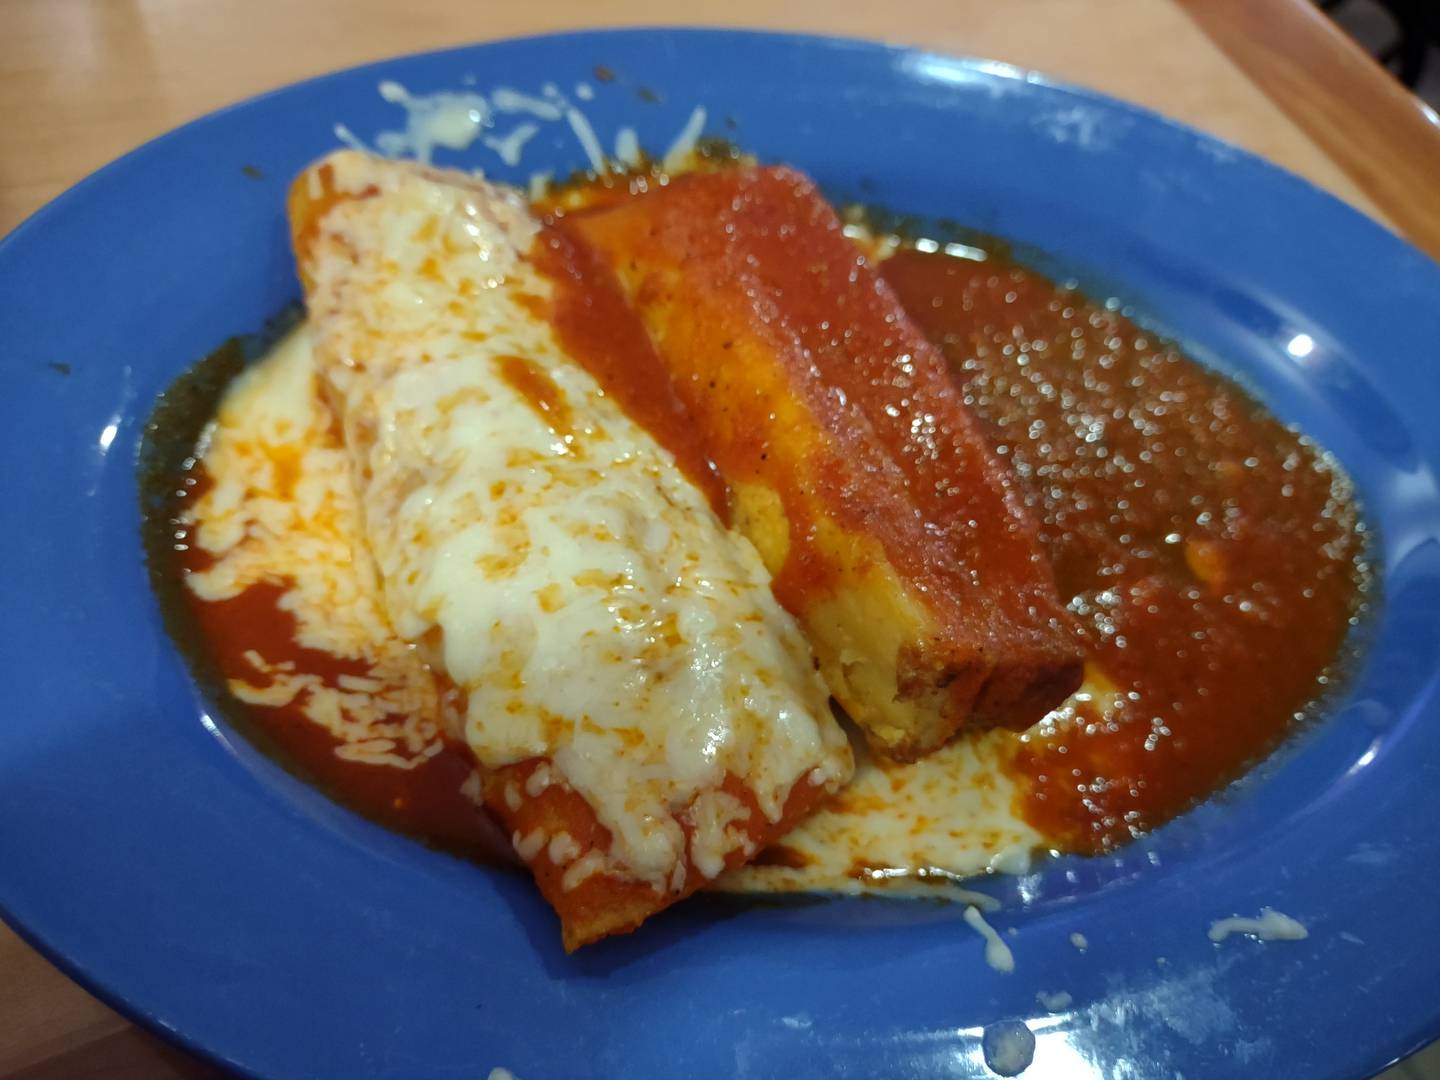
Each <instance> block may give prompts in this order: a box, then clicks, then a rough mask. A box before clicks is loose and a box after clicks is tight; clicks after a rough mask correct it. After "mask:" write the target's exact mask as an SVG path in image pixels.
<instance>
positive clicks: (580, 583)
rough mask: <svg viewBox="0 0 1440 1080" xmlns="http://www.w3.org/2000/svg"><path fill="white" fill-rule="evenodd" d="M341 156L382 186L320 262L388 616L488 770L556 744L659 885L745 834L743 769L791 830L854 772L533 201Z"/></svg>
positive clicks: (746, 549)
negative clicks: (612, 385) (594, 348)
mask: <svg viewBox="0 0 1440 1080" xmlns="http://www.w3.org/2000/svg"><path fill="white" fill-rule="evenodd" d="M329 163H330V165H331V167H332V168H333V170H334V176H333V183H334V186H335V188H336V190H337V191H339V192H342V193H344V192H349V193H354V194H357V195H359V194H360V193H374V192H377V191H378V192H379V194H378V195H377V196H375V197H361V198H355V199H349V200H342V201H341V202H339V203H338V204H337V205H335V206H334V207H333V208H332V209H331V210H329V212H328V213H327V214H326V215H325V217H324V219H323V221H322V222H321V236H320V238H319V239H318V240H317V241H316V243H315V244H314V246H313V249H312V250H311V252H310V253H309V255H308V257H307V258H306V259H304V260H303V268H304V270H305V272H306V274H307V275H308V277H309V279H310V289H309V292H308V299H309V306H310V309H311V313H312V326H313V328H314V332H315V334H316V341H317V351H318V353H319V357H320V369H321V371H322V374H323V376H324V378H325V379H326V381H327V383H328V387H327V389H328V392H329V394H330V395H331V397H332V399H333V400H335V401H336V402H338V411H339V413H340V414H341V415H342V417H343V419H344V429H345V443H346V445H347V447H348V449H349V451H350V453H351V455H352V459H353V461H354V465H355V468H356V470H357V476H358V478H359V483H358V487H359V489H360V491H361V503H362V512H363V518H364V521H365V526H366V528H365V535H366V538H367V540H368V542H369V546H370V548H371V551H372V552H373V554H374V557H375V560H376V563H377V566H378V568H379V576H380V579H381V581H382V583H383V598H384V609H385V612H386V614H387V615H388V618H389V621H390V623H391V624H392V625H393V627H394V629H395V630H396V631H397V632H398V634H399V635H400V637H401V638H403V639H405V640H407V641H410V642H415V643H419V644H421V645H423V646H424V647H425V648H426V649H427V650H429V651H430V653H431V654H432V655H433V656H434V658H435V659H436V660H438V661H439V665H438V666H440V667H442V668H443V670H444V671H445V672H446V674H447V675H448V676H449V678H450V680H452V681H453V683H454V684H455V685H456V687H457V688H458V689H459V690H460V691H461V694H462V696H463V699H464V701H465V715H464V722H463V731H464V737H465V739H466V741H467V742H468V743H469V745H470V747H471V748H472V750H473V751H474V753H475V755H476V757H477V758H478V759H479V761H480V763H481V764H482V765H483V766H485V767H487V768H492V769H493V768H499V767H501V766H505V765H511V764H517V763H519V762H522V761H526V760H529V759H532V758H536V757H544V758H548V759H550V760H551V761H552V762H553V764H554V766H555V770H556V771H557V772H558V774H559V775H560V777H562V778H563V781H564V782H566V783H568V784H569V785H570V786H571V787H573V788H574V789H575V790H577V791H578V792H579V793H580V794H581V795H582V796H583V797H584V798H585V800H586V801H587V802H588V803H589V804H590V806H591V807H592V809H593V810H594V811H595V813H596V816H597V818H598V819H599V821H600V823H601V824H602V825H604V826H605V827H606V828H607V829H608V830H609V831H610V833H611V835H612V848H611V852H610V855H611V857H612V859H613V861H614V863H615V864H616V866H617V867H618V868H619V869H620V870H622V871H623V872H625V873H627V874H628V875H630V876H633V877H635V878H638V879H641V880H646V881H649V882H651V883H652V884H653V885H654V886H655V887H656V888H657V889H659V888H664V887H665V886H666V885H667V883H668V882H669V880H670V874H671V871H672V869H673V867H674V866H675V864H676V863H677V862H679V861H682V860H683V859H684V858H685V857H686V855H687V854H688V856H689V857H690V858H691V859H692V860H693V861H694V863H695V865H696V867H697V868H698V869H699V870H700V872H701V873H702V874H705V875H706V876H712V875H713V874H715V873H718V871H719V869H720V868H721V867H722V866H723V862H724V859H725V857H726V856H727V855H728V854H729V853H730V852H732V851H734V850H736V849H737V848H740V847H741V846H742V845H743V843H744V834H743V832H742V831H738V830H736V829H734V828H733V827H732V826H733V824H734V822H735V821H736V820H737V812H736V810H735V807H734V806H729V805H726V804H725V802H724V798H722V797H721V793H719V792H718V791H717V790H716V789H718V788H719V787H720V786H721V785H722V784H723V783H724V781H725V779H726V777H727V774H728V775H733V776H735V777H738V778H740V779H741V780H743V782H744V783H745V784H746V785H747V787H748V788H749V789H750V790H751V791H752V792H753V794H754V796H755V799H756V801H757V803H758V805H759V808H760V811H761V812H762V813H763V814H764V815H765V817H766V818H767V819H768V820H770V821H772V822H774V821H778V820H779V818H780V816H781V814H782V811H783V808H784V804H785V800H786V797H787V796H788V794H789V791H790V788H791V785H793V784H794V783H795V782H796V781H797V780H798V779H799V778H800V777H802V776H804V775H805V774H806V773H808V772H810V771H811V770H812V769H814V770H819V772H820V774H821V776H822V777H823V778H824V781H825V783H826V784H827V785H829V786H831V787H836V786H838V785H839V783H840V782H841V781H842V780H844V779H845V778H846V777H847V776H848V774H849V771H850V754H849V748H848V744H847V743H846V740H845V737H844V735H843V733H842V732H841V731H840V729H839V727H838V725H836V724H835V723H834V721H833V719H832V718H831V716H830V714H829V709H828V704H827V695H826V692H825V690H824V688H823V686H822V685H821V683H820V681H819V679H818V676H816V674H815V672H814V669H813V666H812V662H811V658H810V653H809V651H808V649H807V648H806V646H805V644H804V642H803V640H802V639H801V637H800V635H799V632H798V630H797V628H796V627H795V624H794V622H793V620H792V619H791V618H790V616H788V615H787V614H785V613H784V612H783V611H782V610H781V609H780V607H779V606H778V604H776V602H775V601H774V599H773V597H772V596H771V595H770V590H769V582H768V578H767V576H766V574H765V570H764V567H763V565H762V564H761V562H760V559H759V556H758V555H757V554H756V553H755V551H754V549H753V548H751V547H750V546H749V545H748V544H747V543H746V542H744V541H743V540H741V539H739V538H738V537H735V536H732V535H730V534H728V533H727V532H726V531H725V529H724V527H723V526H722V525H721V524H720V522H719V521H718V519H716V518H715V517H714V515H713V513H712V512H711V510H710V509H709V507H708V505H707V504H706V502H705V500H704V498H703V496H702V495H701V494H700V492H699V491H698V490H697V489H696V488H695V487H693V486H692V485H691V484H690V483H689V482H688V481H687V480H686V479H685V478H684V477H683V476H682V474H681V473H680V472H679V470H678V469H677V467H676V466H675V464H674V462H673V459H672V458H671V457H670V456H669V455H668V454H667V453H666V452H665V451H663V450H661V449H660V448H659V447H658V445H657V444H656V443H655V442H654V441H653V440H652V439H651V438H650V437H649V436H648V435H646V434H645V432H643V431H642V430H641V429H640V428H638V427H637V425H635V424H634V422H633V421H631V420H630V419H629V418H628V417H627V416H626V415H625V414H624V413H623V412H622V411H621V410H620V409H619V408H618V407H617V406H616V405H615V404H614V403H613V402H612V401H611V400H610V399H609V398H607V397H606V396H605V395H604V393H603V391H602V390H601V389H600V387H599V386H598V385H597V384H596V383H595V382H594V380H593V379H592V378H591V377H590V376H589V375H588V374H587V373H586V372H585V371H584V370H583V369H582V368H580V367H579V366H578V365H577V364H575V363H573V362H572V361H571V360H570V359H569V357H567V356H566V355H565V354H564V353H563V352H562V351H561V350H560V348H559V346H558V344H557V343H556V341H555V338H554V336H553V334H552V332H551V328H550V324H549V322H548V321H547V320H546V319H545V318H543V317H540V316H538V315H537V314H536V312H537V309H539V307H540V306H541V305H543V304H544V303H545V302H546V299H547V298H548V296H549V293H550V286H549V283H548V281H547V280H546V279H545V278H543V277H542V276H541V275H540V274H539V273H538V272H537V271H536V270H535V269H534V268H532V267H531V266H530V264H529V263H528V262H526V260H525V258H524V253H525V252H526V251H527V250H528V249H529V247H530V246H531V244H532V242H533V240H534V237H535V234H536V229H537V226H536V223H535V221H534V219H533V218H531V216H530V215H529V213H528V212H527V210H526V209H525V207H524V205H523V203H521V202H520V201H519V200H518V199H517V198H514V197H512V196H510V195H508V194H505V193H502V192H501V191H500V190H499V189H496V188H493V187H490V186H488V185H484V184H483V183H480V182H478V181H476V182H474V183H473V184H472V185H470V186H458V185H455V184H450V183H441V182H437V181H436V180H435V179H433V178H431V177H430V176H428V175H427V174H424V173H422V172H420V171H418V170H414V169H411V168H407V167H402V166H397V165H394V164H390V163H386V162H382V161H378V160H376V159H372V158H369V157H366V156H365V155H361V154H356V153H342V154H337V155H334V156H332V158H330V159H329ZM687 818H688V823H689V825H690V834H691V838H692V839H691V841H690V842H689V844H688V845H687V839H686V829H685V827H684V826H683V825H682V820H686V819H687ZM523 840H524V841H525V843H526V846H527V847H529V846H531V845H532V844H538V842H539V841H538V840H536V839H534V838H531V837H526V838H523ZM536 850H538V847H537V848H536Z"/></svg>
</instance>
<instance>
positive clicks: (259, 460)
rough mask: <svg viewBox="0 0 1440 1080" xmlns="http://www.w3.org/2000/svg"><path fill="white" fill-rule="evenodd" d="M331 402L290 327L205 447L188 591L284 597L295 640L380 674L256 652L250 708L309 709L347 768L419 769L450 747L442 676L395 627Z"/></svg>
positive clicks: (236, 683)
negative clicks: (384, 606)
mask: <svg viewBox="0 0 1440 1080" xmlns="http://www.w3.org/2000/svg"><path fill="white" fill-rule="evenodd" d="M331 425H332V421H331V414H330V411H329V410H328V409H327V408H326V407H325V405H324V404H323V403H322V402H321V400H320V397H319V394H318V392H317V386H316V382H315V371H314V366H313V363H312V356H311V352H310V347H309V341H308V338H307V337H306V335H305V332H304V330H303V329H301V330H296V331H294V332H292V333H291V334H290V335H289V336H288V337H287V338H285V340H284V341H282V342H281V343H280V345H279V346H277V347H276V348H275V349H274V350H273V351H272V353H271V354H270V356H269V357H268V358H267V359H266V360H264V361H263V362H262V363H259V364H256V365H254V366H253V367H251V368H250V369H248V370H247V371H246V372H245V374H243V375H242V376H241V377H240V378H239V379H237V380H236V381H235V383H234V384H233V385H232V386H231V387H230V389H229V391H228V392H227V393H226V395H225V398H224V401H223V402H222V403H221V406H220V410H219V413H218V415H217V416H216V418H215V421H214V422H213V423H212V424H211V426H210V429H209V431H208V433H207V437H206V439H205V448H204V454H203V459H202V460H203V464H204V467H205V471H206V472H207V474H208V475H209V477H210V479H211V485H210V487H209V489H208V490H207V491H206V492H205V493H204V494H203V495H201V497H200V498H198V499H196V500H195V502H194V504H193V505H192V506H190V507H189V508H188V509H187V511H186V514H185V520H186V521H187V522H188V523H190V524H191V525H193V526H194V528H193V530H192V542H193V543H194V544H195V545H196V546H197V547H199V548H200V549H201V550H202V551H204V552H206V553H207V554H209V555H211V556H213V557H214V559H215V561H214V563H213V565H212V566H211V567H210V568H209V569H207V570H204V571H201V572H198V573H192V574H189V575H187V577H186V584H187V585H188V586H189V587H190V589H191V590H192V591H193V592H194V593H195V594H196V595H197V596H199V597H200V598H201V599H202V600H209V601H219V600H229V599H233V598H234V597H237V596H239V595H240V594H241V593H242V592H244V591H245V590H246V589H248V588H249V587H251V586H252V585H257V584H268V585H276V586H280V587H282V588H283V589H284V590H285V591H284V593H283V594H282V596H281V598H280V600H279V607H280V609H281V610H282V611H286V612H288V613H289V614H290V615H292V616H294V618H295V635H294V636H295V641H296V643H297V644H299V645H301V646H303V647H304V648H307V649H318V650H321V651H324V652H327V653H330V654H331V655H333V656H335V657H337V658H339V659H342V660H354V661H360V662H362V663H363V664H364V665H365V666H366V667H367V668H368V670H369V672H370V676H371V677H370V678H369V679H357V678H355V677H354V676H347V675H341V676H340V677H338V678H336V679H333V680H327V679H322V678H321V677H320V676H318V675H316V674H314V673H311V672H303V671H296V670H295V666H294V664H293V663H291V662H288V661H287V662H281V663H276V662H274V658H269V657H265V656H264V655H262V654H261V653H259V652H258V651H256V650H253V649H252V650H250V651H249V652H248V653H247V656H246V659H247V660H248V662H249V664H250V666H251V667H252V668H253V669H254V671H255V676H254V678H253V679H238V678H235V679H231V680H230V684H229V685H230V690H231V692H232V693H234V694H235V696H236V697H238V698H239V699H241V700H242V701H246V702H249V703H251V704H255V705H269V706H281V705H288V704H290V703H291V702H294V701H296V700H297V699H299V700H300V707H301V711H302V712H303V713H304V714H305V716H306V717H308V718H309V719H310V720H311V721H312V722H314V723H315V724H317V725H319V726H320V727H323V728H324V729H325V730H326V731H328V732H329V733H330V734H331V735H332V736H334V737H335V738H336V739H337V740H338V741H339V746H338V748H337V750H336V753H337V754H338V755H339V756H340V757H342V758H344V759H346V760H349V761H357V762H362V763H366V764H373V765H390V766H394V767H397V768H412V767H414V766H415V765H418V764H419V763H420V762H421V761H423V760H425V759H426V758H428V757H430V756H432V755H434V754H436V753H438V752H439V750H440V749H441V746H442V741H441V722H440V703H439V698H438V694H437V692H436V687H435V683H434V679H433V678H432V677H431V675H430V672H429V671H428V670H427V669H426V667H425V665H424V664H423V663H422V662H421V661H420V659H419V658H418V657H417V656H416V654H415V652H414V650H412V649H410V648H408V647H407V646H406V645H405V644H404V643H403V642H401V641H400V640H398V639H397V638H396V637H395V635H394V633H393V632H392V631H391V629H390V627H389V624H388V623H387V621H386V619H385V617H384V615H383V613H382V612H381V609H380V604H379V602H378V593H379V590H378V583H377V581H376V578H375V569H374V566H373V564H372V563H371V561H370V558H369V555H368V552H367V551H366V549H365V545H364V544H363V543H361V542H360V540H359V536H360V531H359V530H360V521H359V506H358V503H357V501H356V499H355V495H354V492H353V490H352V488H351V485H350V482H349V467H350V466H349V459H348V457H347V455H346V454H345V452H344V450H343V449H342V448H341V446H340V444H339V441H338V439H336V438H335V436H334V433H333V430H332V426H331Z"/></svg>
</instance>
